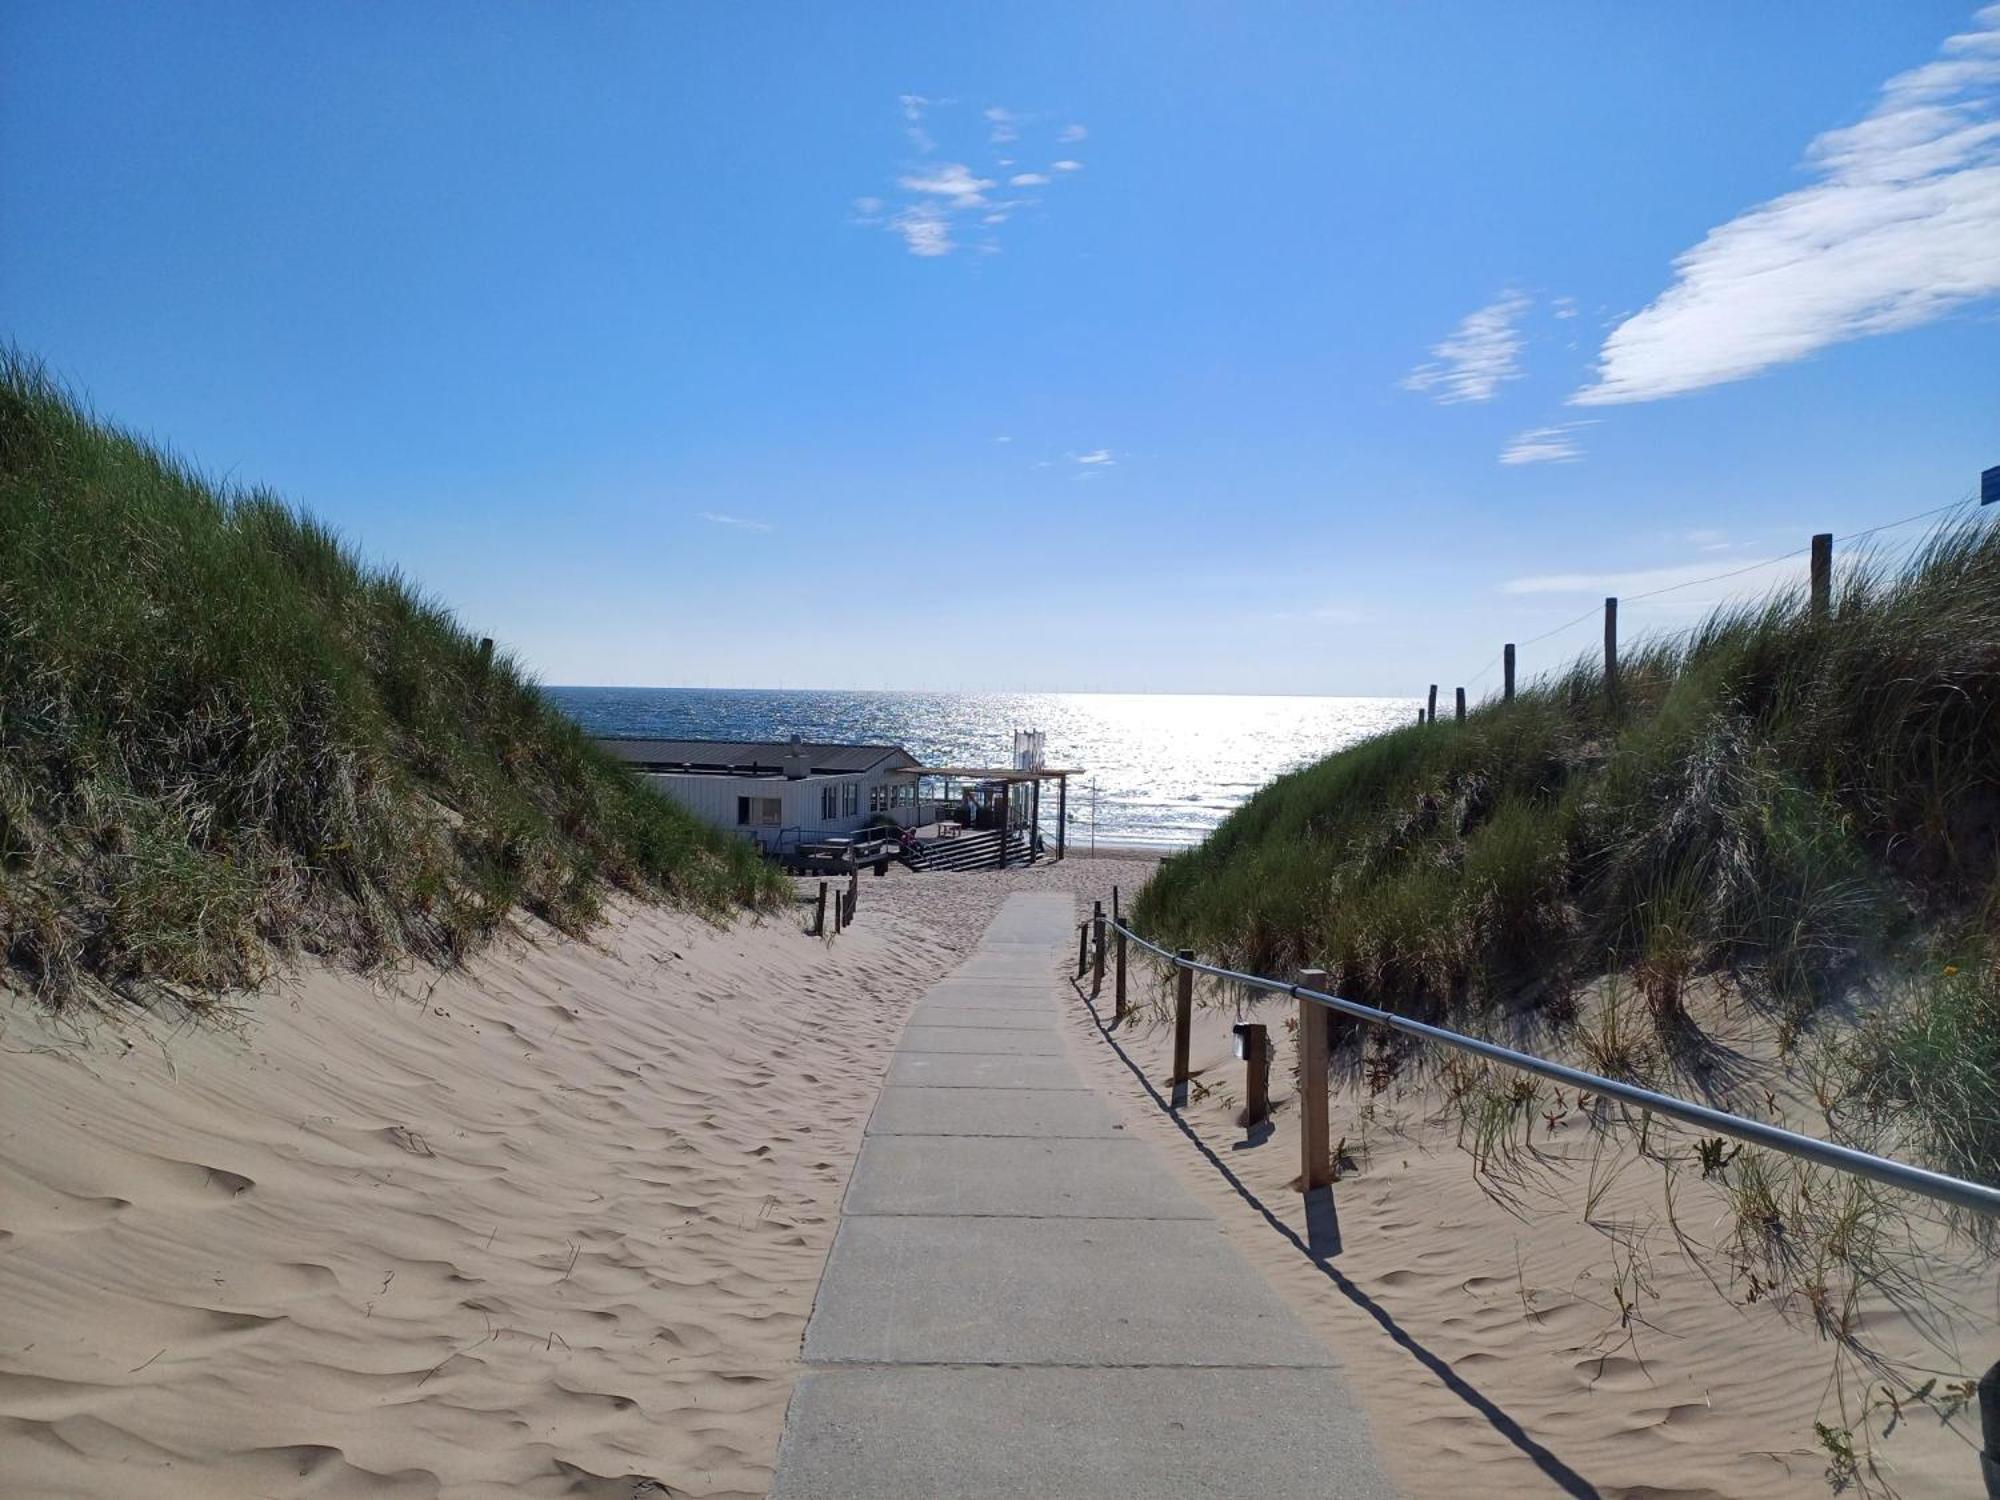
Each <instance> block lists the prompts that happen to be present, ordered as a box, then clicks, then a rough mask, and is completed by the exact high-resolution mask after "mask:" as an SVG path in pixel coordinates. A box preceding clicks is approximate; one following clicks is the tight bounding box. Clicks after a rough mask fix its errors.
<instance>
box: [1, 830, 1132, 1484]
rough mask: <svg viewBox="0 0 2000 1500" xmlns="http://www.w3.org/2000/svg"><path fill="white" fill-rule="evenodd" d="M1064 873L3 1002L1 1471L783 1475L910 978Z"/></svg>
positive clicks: (316, 1476) (962, 881) (549, 1480)
mask: <svg viewBox="0 0 2000 1500" xmlns="http://www.w3.org/2000/svg"><path fill="white" fill-rule="evenodd" d="M1093 868H1094V871H1095V872H1096V873H1094V874H1093V875H1092V876H1091V877H1090V878H1091V879H1092V880H1096V879H1101V878H1103V874H1102V872H1103V871H1104V869H1105V868H1107V867H1106V866H1104V865H1102V864H1100V865H1097V866H1095V867H1093ZM1081 878H1082V876H1081V867H1080V866H1073V867H1071V870H1070V871H1067V872H1066V871H1063V870H1060V869H1056V870H1051V869H1048V868H1046V867H1045V868H1043V869H1041V870H1035V871H1026V872H1018V873H1010V874H1007V875H1005V876H994V875H985V876H980V875H967V876H927V877H921V878H904V877H900V876H899V877H892V878H891V879H888V880H883V881H874V880H864V882H863V885H862V890H861V897H862V904H861V914H860V921H859V922H858V924H857V925H856V926H855V927H854V928H852V929H851V930H850V931H849V932H848V933H847V934H845V935H844V936H842V937H841V938H840V939H839V940H838V941H837V942H834V943H831V944H829V943H825V942H821V941H819V940H816V939H813V938H810V937H808V936H806V935H804V934H803V932H802V931H801V930H800V928H799V924H798V923H796V922H795V921H793V920H792V919H791V918H790V917H789V916H785V917H780V918H774V919H771V920H769V921H766V922H764V923H761V924H751V923H745V924H740V925H738V926H735V927H732V928H729V929H726V930H718V929H715V928H711V927H709V926H706V925H704V924H702V923H700V922H698V921H694V920H691V919H688V918H685V917H681V916H678V915H674V914H669V913H662V912H659V911H655V910H624V911H620V912H618V913H617V914H616V915H615V918H614V920H613V922H612V923H611V924H610V926H609V927H608V928H607V929H606V930H604V931H603V932H602V933H601V934H600V935H599V938H598V940H597V941H596V942H594V943H590V944H578V943H572V942H566V941H561V940H557V939H554V938H553V937H548V936H546V935H545V936H544V940H542V941H538V942H534V943H530V942H526V941H519V942H514V943H511V944H509V945H507V946H506V948H505V949H504V950H503V951H496V952H493V953H490V954H488V955H486V956H483V957H482V958H480V959H479V960H478V961H476V962H475V963H474V964H473V965H472V966H471V967H470V968H469V969H468V970H466V971H465V972H462V973H454V974H448V975H444V976H439V975H437V974H435V973H431V972H428V971H426V972H421V973H412V974H405V975H402V976H399V977H398V979H397V980H396V981H395V982H394V983H388V984H384V983H371V982H368V981H364V980H361V979H357V978H356V977H354V976H352V975H347V974H340V973H331V972H326V971H308V972H303V973H299V974H295V975H294V976H292V977H291V978H289V979H288V980H286V981H285V982H283V983H282V984H279V985H276V986H273V987H272V988H270V989H269V990H267V991H266V992H265V993H262V994H259V995H255V996H250V997H245V998H244V999H243V1000H242V1001H241V1009H240V1012H239V1013H238V1015H237V1017H236V1019H235V1020H234V1022H233V1023H232V1024H231V1025H229V1026H226V1027H217V1026H215V1025H213V1024H209V1025H203V1026H196V1027H170V1026H167V1025H165V1024H164V1023H162V1022H160V1021H158V1020H147V1019H141V1018H129V1017H128V1018H125V1019H123V1020H121V1021H106V1020H101V1019H100V1020H97V1021H94V1022H91V1023H88V1024H85V1025H81V1026H69V1025H65V1024H61V1023H58V1022H56V1021H53V1020H52V1019H51V1018H49V1017H48V1016H47V1015H45V1014H44V1013H42V1012H40V1011H39V1010H38V1009H37V1008H36V1007H35V1006H34V1005H32V1004H31V1003H30V1002H28V1001H26V1000H24V999H21V998H19V997H13V996H7V997H0V1020H4V1030H0V1308H4V1309H5V1312H4V1316H3V1317H0V1493H4V1494H6V1495H8V1496H10V1497H16V1496H20V1497H26V1496H58V1495H59V1496H66V1497H67V1496H104V1497H113V1496H116V1497H120V1500H123V1497H128V1496H131V1495H133V1494H146V1495H149V1496H160V1497H175V1500H179V1497H185V1500H211V1497H232V1496H244V1497H249V1496H270V1495H315V1496H362V1495H366V1496H413V1497H414V1496H470V1495H491V1494H495V1493H502V1492H504V1493H507V1494H514V1495H530V1496H534V1495H582V1496H615V1497H619V1500H626V1497H630V1496H637V1495H647V1494H662V1495H664V1494H668V1493H672V1494H688V1495H703V1496H725V1495H757V1494H762V1493H763V1492H764V1489H765V1486H766V1484H767V1482H768V1479H769V1473H770V1465H771V1461H772V1457H773V1455H774V1452H775V1448H776V1443H777V1438H778V1433H779V1430H780V1427H781V1425H782V1421H783V1415H784V1408H785V1403H786V1400H787V1399H788V1397H789V1394H790V1389H791V1381H792V1376H793V1365H794V1361H795V1360H796V1357H797V1354H798V1348H799V1337H800V1333H801V1331H802V1329H803V1327H804V1323H805V1318H806V1315H807V1313H808V1312H809V1311H810V1308H811V1303H812V1296H813V1292H814V1289H815V1287H816V1285H817V1282H818V1278H819V1272H820V1267H821V1264H822V1262H823V1261H824V1258H825V1255H826V1250H827V1247H828V1244H829V1242H830V1240H831V1236H832V1233H833V1229H834V1227H835V1223H836V1220H837V1214H838V1206H839V1199H840V1194H841V1191H842V1190H843V1188H844V1186H845V1183H846V1179H847V1174H848V1170H849V1167H850V1165H851V1163H852V1160H853V1156H854V1153H855V1150H856V1147H857V1143H858V1140H859V1136H860V1131H861V1126H862V1124H863V1122H864V1121H865V1119H866V1116H867V1112H868V1110H869V1109H870V1108H871V1107H872V1106H873V1103H874V1099H875V1093H876V1089H877V1087H878V1085H879V1082H880V1078H881V1074H882V1071H883V1069H884V1067H885V1066H886V1064H887V1061H888V1058H889V1056H890V1050H891V1048H892V1047H893V1044H894V1041H895V1038H896V1036H897V1034H898V1033H899V1031H900V1030H901V1028H902V1025H903V1022H904V1019H905V1016H906V1014H907V1012H908V1009H909V1007H910V1005H911V1004H912V1003H913V1002H914V1001H915V999H916V997H917V996H918V995H919V994H921V993H922V991H923V990H924V988H925V987H926V986H927V985H929V984H930V983H931V982H932V980H934V979H935V978H936V977H937V976H938V975H939V974H940V973H941V972H943V970H944V969H946V968H947V967H949V966H950V965H951V964H952V963H953V962H954V961H955V959H956V957H957V956H958V955H959V954H960V953H962V952H963V951H964V950H965V949H966V948H967V947H969V946H970V945H971V944H972V943H973V942H975V941H976V940H977V937H978V935H979V932H980V931H981V929H982V927H983V925H984V922H985V919H986V916H987V915H988V913H989V912H990V910H991V907H992V904H993V903H994V902H995V901H996V900H997V899H998V897H999V895H1000V893H1001V892H1003V891H1004V890H1008V889H1013V888H1015V887H1017V886H1019V885H1022V884H1027V883H1041V884H1049V883H1055V884H1062V883H1065V882H1069V881H1072V880H1075V879H1081Z"/></svg>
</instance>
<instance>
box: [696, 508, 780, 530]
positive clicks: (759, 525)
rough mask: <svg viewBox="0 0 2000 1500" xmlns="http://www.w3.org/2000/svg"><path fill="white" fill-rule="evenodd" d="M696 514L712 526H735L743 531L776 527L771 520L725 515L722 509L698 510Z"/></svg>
mask: <svg viewBox="0 0 2000 1500" xmlns="http://www.w3.org/2000/svg"><path fill="white" fill-rule="evenodd" d="M695 515H696V517H697V518H698V519H700V520H703V521H707V522H708V523H709V524H710V525H712V526H735V527H737V528H739V529H741V530H743V531H771V530H773V529H774V528H773V527H772V525H771V523H770V522H769V521H752V520H749V519H747V518H746V517H743V516H725V515H723V514H722V513H721V512H720V511H713V510H701V511H696V512H695Z"/></svg>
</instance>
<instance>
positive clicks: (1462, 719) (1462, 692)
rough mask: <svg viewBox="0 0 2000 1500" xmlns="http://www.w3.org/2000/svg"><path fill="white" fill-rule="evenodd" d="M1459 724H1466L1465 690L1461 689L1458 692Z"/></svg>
mask: <svg viewBox="0 0 2000 1500" xmlns="http://www.w3.org/2000/svg"><path fill="white" fill-rule="evenodd" d="M1458 722H1459V723H1461V724H1463V723H1464V722H1465V689H1464V688H1460V689H1459V690H1458Z"/></svg>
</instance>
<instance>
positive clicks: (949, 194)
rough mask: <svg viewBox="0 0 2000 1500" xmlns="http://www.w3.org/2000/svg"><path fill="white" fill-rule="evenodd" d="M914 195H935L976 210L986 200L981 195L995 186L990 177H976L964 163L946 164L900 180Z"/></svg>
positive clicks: (955, 204)
mask: <svg viewBox="0 0 2000 1500" xmlns="http://www.w3.org/2000/svg"><path fill="white" fill-rule="evenodd" d="M899 180H900V182H901V184H902V186H904V187H906V188H908V189H909V190H910V191H911V192H913V193H934V194H936V195H937V196H939V197H941V198H949V199H951V200H952V203H953V205H954V206H956V207H959V208H976V207H978V206H979V205H980V204H982V203H984V202H985V201H986V200H985V199H984V198H983V197H981V196H980V195H981V194H982V193H984V192H985V191H986V190H987V189H988V188H990V187H992V186H993V179H992V178H990V177H975V176H973V175H972V169H971V168H970V167H968V166H966V165H965V163H964V162H957V161H953V162H944V163H942V164H940V165H939V166H937V167H936V168H934V169H932V170H930V171H928V172H924V173H920V174H913V175H911V176H907V177H903V178H901V179H899Z"/></svg>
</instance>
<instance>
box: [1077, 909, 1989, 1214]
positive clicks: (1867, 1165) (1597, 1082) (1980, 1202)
mask: <svg viewBox="0 0 2000 1500" xmlns="http://www.w3.org/2000/svg"><path fill="white" fill-rule="evenodd" d="M1108 925H1109V926H1110V927H1111V929H1112V930H1113V931H1114V932H1117V933H1119V934H1121V935H1122V936H1123V937H1125V938H1127V939H1129V940H1130V941H1132V942H1134V943H1137V944H1138V945H1139V946H1140V947H1141V948H1144V949H1145V950H1146V951H1147V952H1149V953H1154V954H1157V955H1158V956H1159V957H1161V958H1163V959H1165V960H1167V962H1168V963H1170V964H1172V965H1173V966H1174V967H1175V968H1177V969H1185V970H1188V971H1190V972H1191V973H1195V974H1207V975H1209V976H1210V977H1211V978H1215V979H1224V980H1228V981H1230V982H1231V983H1234V984H1240V985H1244V986H1247V987H1248V988H1250V989H1256V990H1263V991H1265V992H1267V993H1269V994H1274V995H1289V996H1291V997H1292V998H1293V999H1295V1000H1308V1001H1311V1002H1312V1003H1313V1004H1315V1005H1320V1006H1324V1007H1325V1008H1326V1009H1328V1010H1331V1011H1334V1012H1336V1013H1338V1014H1340V1015H1345V1016H1353V1017H1354V1018H1355V1019H1356V1020H1361V1021H1368V1022H1372V1023H1373V1024H1375V1025H1378V1026H1387V1027H1389V1028H1390V1029H1391V1030H1394V1031H1400V1032H1402V1033H1404V1034H1405V1035H1406V1036H1414V1037H1421V1038H1422V1039H1423V1040H1425V1041H1429V1042H1437V1043H1439V1044H1441V1045H1443V1046H1446V1047H1451V1048H1454V1049H1456V1050H1457V1051H1460V1052H1468V1053H1471V1054H1472V1055H1473V1056H1475V1057H1481V1058H1484V1059H1486V1060H1487V1061H1488V1062H1496V1063H1500V1064H1501V1065H1503V1066H1505V1067H1509V1068H1518V1069H1520V1070H1521V1071H1522V1072H1524V1073H1533V1074H1535V1075H1537V1076H1538V1077H1542V1078H1547V1079H1550V1080H1552V1081H1553V1082H1556V1083H1563V1084H1569V1085H1571V1086H1572V1087H1575V1088H1578V1089H1587V1090H1589V1091H1590V1092H1592V1093H1596V1094H1602V1095H1604V1096H1605V1097H1607V1098H1611V1099H1619V1100H1623V1101H1624V1102H1625V1103H1627V1104H1631V1105H1634V1106H1636V1107H1638V1108H1639V1109H1642V1110H1648V1111H1650V1112H1652V1113H1653V1114H1658V1115H1666V1116H1668V1117H1670V1118H1672V1119H1676V1120H1681V1121H1684V1122H1686V1123H1687V1124H1690V1125H1697V1126H1700V1127H1701V1128H1702V1129H1704V1130H1712V1131H1714V1132H1715V1133H1716V1134H1717V1135H1726V1136H1729V1137H1731V1138H1733V1139H1735V1140H1739V1141H1745V1142H1748V1143H1749V1144H1751V1145H1755V1146H1765V1147H1768V1148H1770V1149H1771V1150H1773V1151H1782V1152H1784V1153H1785V1154H1786V1155H1788V1156H1797V1157H1801V1158H1803V1159H1805V1160H1807V1161H1812V1162H1818V1163H1819V1164H1820V1165H1821V1166H1827V1167H1833V1168H1835V1169H1837V1170H1839V1171H1843V1172H1852V1173H1855V1174H1856V1175H1858V1176H1861V1177H1867V1178H1870V1179H1872V1180H1873V1181H1875V1182H1880V1183H1883V1184H1886V1185H1887V1186H1889V1187H1894V1188H1902V1189H1905V1190H1906V1191H1908V1192H1912V1193H1921V1194H1923V1195H1924V1196H1925V1197H1927V1198H1934V1199H1936V1200H1938V1201H1939V1202H1942V1203H1949V1204H1951V1205H1952V1206H1953V1207H1955V1208H1963V1209H1970V1210H1972V1211H1973V1212H1974V1213H1982V1214H1992V1215H1996V1216H2000V1188H1993V1187H1987V1186H1986V1185H1984V1184H1982V1183H1977V1182H1967V1181H1965V1180H1964V1179H1963V1178H1958V1177H1950V1176H1947V1175H1945V1174H1944V1173H1942V1172H1933V1171H1930V1170H1928V1169H1927V1168H1924V1167H1913V1166H1910V1165H1909V1164H1907V1163H1905V1162H1899V1161H1892V1160H1891V1159H1890V1158H1888V1157H1886V1156H1876V1155H1875V1154H1874V1153H1872V1152H1868V1151H1860V1150H1856V1149H1855V1148H1854V1147H1852V1146H1841V1145H1837V1144H1835V1143H1834V1142H1832V1141H1822V1140H1819V1139H1817V1138H1815V1137H1813V1136H1809V1135H1800V1134H1799V1133H1798V1132H1796V1131H1792V1130H1786V1129H1784V1128H1783V1127H1781V1126H1777V1125H1770V1124H1766V1123H1765V1122H1764V1121H1762V1120H1752V1119H1748V1118H1746V1117H1745V1116H1743V1115H1735V1114H1731V1113H1729V1112H1728V1111H1727V1110H1721V1109H1713V1108H1710V1107H1709V1106H1708V1105H1705V1104H1696V1103H1695V1102H1693V1101H1692V1100H1689V1099H1681V1098H1677V1097H1676V1096H1674V1095H1672V1094H1662V1093H1660V1092H1658V1091H1657V1090H1654V1089H1648V1088H1641V1087H1640V1086H1639V1085H1638V1084H1635V1083H1625V1082H1621V1081H1620V1080H1618V1079H1616V1078H1605V1077H1603V1076H1601V1075H1599V1074H1596V1073H1590V1072H1586V1071H1585V1070H1583V1069H1582V1068H1572V1067H1570V1066H1568V1065H1567V1064H1565V1063H1559V1062H1551V1061H1549V1060H1548V1059H1547V1058H1544V1057H1537V1056H1535V1055H1534V1054H1533V1053H1530V1052H1518V1051H1516V1050H1515V1049H1514V1048H1512V1047H1503V1046H1501V1045H1500V1044H1499V1043H1498V1042H1489V1041H1484V1040H1482V1039H1481V1038H1479V1037H1474V1036H1467V1035H1465V1034H1464V1033H1463V1032H1457V1031H1452V1030H1450V1029H1449V1028H1447V1027H1443V1026H1432V1025H1430V1024H1429V1023H1428V1022H1424V1021H1415V1020H1412V1019H1410V1018H1409V1017H1408V1016H1399V1015H1397V1014H1395V1012H1393V1011H1386V1010H1378V1009H1377V1008H1376V1007H1374V1006H1372V1005H1363V1004H1361V1003H1360V1002H1359V1001H1355V1000H1344V999H1342V998H1341V997H1340V996H1338V995H1329V994H1325V993H1323V992H1321V991H1319V990H1311V989H1307V988H1305V987H1304V986H1303V985H1299V984H1292V983H1287V982H1286V981H1284V980H1282V979H1267V978H1265V977H1264V976H1263V975H1261V974H1244V973H1239V972H1238V971H1237V970H1235V969H1225V968H1222V967H1220V966H1219V965H1216V964H1205V963H1202V962H1200V961H1199V960H1197V959H1194V958H1191V957H1184V956H1183V955H1181V954H1179V953H1170V952H1168V951H1167V950H1166V949H1165V948H1162V947H1161V946H1160V945H1159V944H1157V943H1150V942H1148V941H1147V940H1146V939H1144V938H1142V937H1140V936H1139V934H1138V933H1136V932H1134V931H1133V930H1132V929H1131V928H1130V927H1129V926H1127V925H1126V924H1125V923H1124V922H1123V921H1122V920H1119V919H1117V918H1113V919H1111V921H1110V922H1109V924H1108ZM1099 963H1100V969H1099V972H1100V974H1101V972H1102V969H1101V964H1102V960H1101V959H1100V960H1099ZM1078 972H1079V973H1081V972H1082V969H1081V967H1080V966H1079V969H1078ZM1120 978H1121V979H1122V978H1123V974H1122V966H1121V973H1120ZM1121 990H1122V985H1121ZM1121 998H1122V995H1121Z"/></svg>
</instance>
